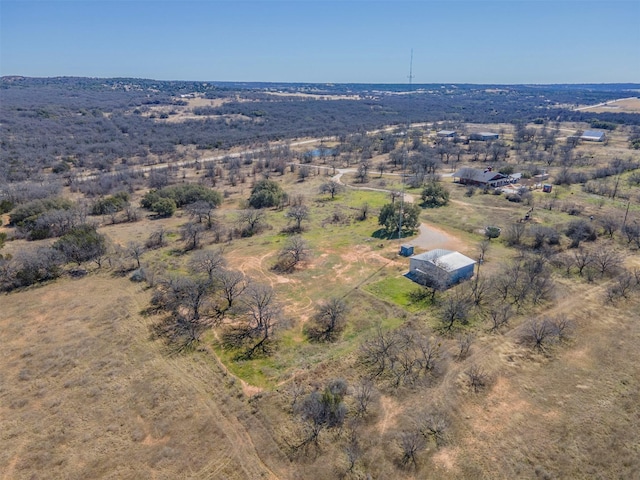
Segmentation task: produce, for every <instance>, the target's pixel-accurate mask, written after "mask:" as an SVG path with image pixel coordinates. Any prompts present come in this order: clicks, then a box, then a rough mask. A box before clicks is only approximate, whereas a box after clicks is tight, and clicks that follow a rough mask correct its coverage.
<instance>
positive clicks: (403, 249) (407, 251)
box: [400, 243, 413, 257]
mask: <svg viewBox="0 0 640 480" xmlns="http://www.w3.org/2000/svg"><path fill="white" fill-rule="evenodd" d="M400 255H402V256H403V257H410V256H411V255H413V245H409V244H408V243H405V244H404V245H401V246H400Z"/></svg>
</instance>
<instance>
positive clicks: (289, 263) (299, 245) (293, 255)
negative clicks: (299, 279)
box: [274, 235, 310, 272]
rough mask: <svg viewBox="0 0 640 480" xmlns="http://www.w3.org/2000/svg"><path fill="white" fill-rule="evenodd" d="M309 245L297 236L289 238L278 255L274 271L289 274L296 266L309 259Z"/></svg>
mask: <svg viewBox="0 0 640 480" xmlns="http://www.w3.org/2000/svg"><path fill="white" fill-rule="evenodd" d="M309 253H310V250H309V244H308V243H307V241H306V240H305V239H303V238H302V237H300V236H299V235H296V236H293V237H290V238H288V239H287V241H286V242H285V244H284V245H283V247H282V250H280V253H279V254H278V263H276V265H275V267H274V268H275V269H276V270H278V271H281V272H291V271H292V270H293V269H295V268H296V266H297V265H298V264H299V263H300V262H303V261H304V260H306V259H307V258H308V257H309Z"/></svg>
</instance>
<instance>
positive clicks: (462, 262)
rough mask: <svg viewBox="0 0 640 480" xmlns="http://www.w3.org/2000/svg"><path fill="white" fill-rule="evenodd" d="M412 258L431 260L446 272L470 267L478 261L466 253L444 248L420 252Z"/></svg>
mask: <svg viewBox="0 0 640 480" xmlns="http://www.w3.org/2000/svg"><path fill="white" fill-rule="evenodd" d="M411 258H413V259H415V260H422V261H426V262H430V263H432V264H433V265H435V266H436V267H438V268H441V269H442V270H444V271H446V272H453V271H455V270H458V269H460V268H463V267H468V266H469V265H474V264H475V263H476V261H475V260H472V259H471V258H469V257H467V256H466V255H463V254H461V253H460V252H454V251H451V250H444V249H442V248H438V249H436V250H431V251H429V252H425V253H420V254H419V255H414V256H412V257H411Z"/></svg>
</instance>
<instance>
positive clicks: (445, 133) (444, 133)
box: [436, 130, 457, 138]
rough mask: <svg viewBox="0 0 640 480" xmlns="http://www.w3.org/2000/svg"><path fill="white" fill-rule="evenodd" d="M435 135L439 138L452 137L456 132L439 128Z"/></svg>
mask: <svg viewBox="0 0 640 480" xmlns="http://www.w3.org/2000/svg"><path fill="white" fill-rule="evenodd" d="M436 135H437V136H438V137H441V138H453V137H455V136H456V135H457V133H456V132H455V131H454V130H440V131H439V132H436Z"/></svg>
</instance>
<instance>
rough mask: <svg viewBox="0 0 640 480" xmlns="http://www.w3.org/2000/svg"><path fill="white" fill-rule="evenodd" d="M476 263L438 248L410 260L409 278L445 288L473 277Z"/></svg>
mask: <svg viewBox="0 0 640 480" xmlns="http://www.w3.org/2000/svg"><path fill="white" fill-rule="evenodd" d="M475 264H476V261H475V260H472V259H471V258H469V257H467V256H465V255H463V254H461V253H460V252H454V251H452V250H444V249H441V248H438V249H436V250H431V251H429V252H425V253H420V254H418V255H413V256H412V257H410V258H409V276H411V277H413V278H414V279H419V278H421V279H426V280H427V282H428V283H430V284H435V285H440V286H442V287H444V288H446V287H450V286H451V285H455V284H456V283H459V282H462V281H463V280H467V279H469V278H471V277H473V270H474V268H475Z"/></svg>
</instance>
